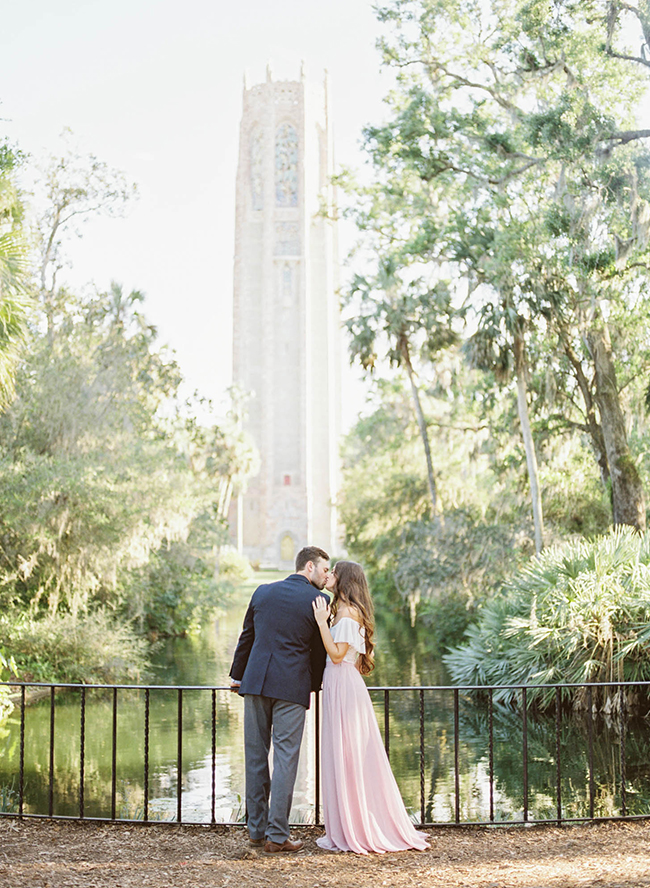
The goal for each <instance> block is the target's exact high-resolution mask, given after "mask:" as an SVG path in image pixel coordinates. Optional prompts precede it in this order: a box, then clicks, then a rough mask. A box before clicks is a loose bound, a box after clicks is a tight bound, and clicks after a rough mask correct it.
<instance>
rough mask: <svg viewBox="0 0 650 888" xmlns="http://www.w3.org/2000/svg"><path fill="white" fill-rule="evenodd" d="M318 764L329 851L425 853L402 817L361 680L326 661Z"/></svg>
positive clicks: (323, 842)
mask: <svg viewBox="0 0 650 888" xmlns="http://www.w3.org/2000/svg"><path fill="white" fill-rule="evenodd" d="M321 750H322V752H321V762H322V786H323V809H324V814H325V835H324V836H323V837H322V838H320V839H317V840H316V841H317V843H318V845H319V846H320V847H321V848H324V849H325V850H327V851H355V852H356V853H357V854H367V853H368V852H369V851H375V852H377V853H379V854H382V853H383V852H385V851H406V850H407V849H409V848H415V849H417V850H418V851H424V850H425V849H426V848H428V847H429V846H428V843H427V839H426V836H424V835H423V834H422V833H419V832H418V831H417V830H416V829H415V827H414V826H413V824H412V823H411V820H410V818H409V816H408V814H407V813H406V808H405V807H404V802H403V801H402V797H401V795H400V792H399V789H398V787H397V783H396V782H395V778H394V777H393V772H392V771H391V768H390V763H389V761H388V758H387V756H386V751H385V749H384V745H383V743H382V740H381V734H380V733H379V726H378V725H377V719H376V718H375V713H374V710H373V708H372V703H371V701H370V694H369V693H368V689H367V688H366V685H365V683H364V680H363V678H362V677H361V675H360V674H359V672H358V670H357V669H356V667H355V666H354V665H353V664H352V663H346V662H345V661H344V662H342V663H339V664H337V665H334V664H333V663H331V662H330V661H329V660H328V662H327V666H326V667H325V675H324V678H323V730H322V736H321Z"/></svg>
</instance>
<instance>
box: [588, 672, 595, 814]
mask: <svg viewBox="0 0 650 888" xmlns="http://www.w3.org/2000/svg"><path fill="white" fill-rule="evenodd" d="M587 710H588V712H589V717H588V719H587V724H588V731H589V740H588V742H589V819H590V820H593V819H594V800H595V798H596V784H595V780H594V701H593V691H592V688H591V687H588V688H587Z"/></svg>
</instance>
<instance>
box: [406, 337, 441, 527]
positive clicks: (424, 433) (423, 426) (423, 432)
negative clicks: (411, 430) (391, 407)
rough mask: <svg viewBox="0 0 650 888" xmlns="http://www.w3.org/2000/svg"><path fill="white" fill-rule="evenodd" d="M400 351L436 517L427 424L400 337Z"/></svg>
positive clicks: (408, 356) (407, 351)
mask: <svg viewBox="0 0 650 888" xmlns="http://www.w3.org/2000/svg"><path fill="white" fill-rule="evenodd" d="M400 351H401V353H402V358H403V360H404V366H405V367H406V372H407V373H408V377H409V382H410V384H411V396H412V398H413V406H414V407H415V415H416V418H417V422H418V428H419V430H420V437H421V438H422V443H423V445H424V455H425V458H426V462H427V481H428V484H429V495H430V497H431V504H432V506H433V514H434V515H436V514H437V513H438V511H439V510H438V493H437V490H436V481H435V478H434V475H433V460H432V459H431V446H430V444H429V432H428V430H427V423H426V420H425V418H424V412H423V411H422V404H421V403H420V393H419V391H418V387H417V385H416V383H415V372H414V370H413V364H412V363H411V353H410V350H409V346H408V342H407V340H406V337H402V339H401V341H400Z"/></svg>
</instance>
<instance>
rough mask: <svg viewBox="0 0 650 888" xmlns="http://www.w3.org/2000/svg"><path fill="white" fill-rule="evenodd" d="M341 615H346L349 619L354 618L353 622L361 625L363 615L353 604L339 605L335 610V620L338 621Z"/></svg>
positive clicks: (341, 617)
mask: <svg viewBox="0 0 650 888" xmlns="http://www.w3.org/2000/svg"><path fill="white" fill-rule="evenodd" d="M343 617H348V618H349V619H350V620H354V622H355V623H360V624H361V625H363V617H362V615H361V612H360V611H359V610H358V609H357V608H356V607H355V606H354V605H353V604H344V605H342V606H341V607H339V609H338V611H337V612H336V621H337V623H338V621H339V620H342V619H343Z"/></svg>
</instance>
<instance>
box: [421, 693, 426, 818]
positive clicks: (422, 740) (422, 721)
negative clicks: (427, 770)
mask: <svg viewBox="0 0 650 888" xmlns="http://www.w3.org/2000/svg"><path fill="white" fill-rule="evenodd" d="M425 820H426V816H425V811H424V691H423V690H422V688H420V823H424V822H425Z"/></svg>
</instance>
